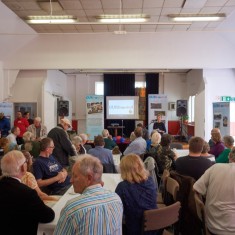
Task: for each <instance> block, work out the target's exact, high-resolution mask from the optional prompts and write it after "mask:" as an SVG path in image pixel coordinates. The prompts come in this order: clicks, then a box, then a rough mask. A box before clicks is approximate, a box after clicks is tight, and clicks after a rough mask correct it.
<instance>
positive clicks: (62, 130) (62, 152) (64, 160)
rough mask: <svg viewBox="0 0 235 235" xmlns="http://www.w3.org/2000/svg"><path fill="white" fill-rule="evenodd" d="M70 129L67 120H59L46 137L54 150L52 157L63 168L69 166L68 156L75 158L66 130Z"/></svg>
mask: <svg viewBox="0 0 235 235" xmlns="http://www.w3.org/2000/svg"><path fill="white" fill-rule="evenodd" d="M70 127H71V123H70V121H69V120H68V119H67V118H63V119H61V120H60V124H58V126H56V127H54V128H53V129H51V130H50V132H49V133H48V137H50V138H51V139H52V140H53V142H54V144H55V148H54V150H53V155H54V156H55V158H56V159H57V160H58V161H59V163H60V164H61V165H62V166H63V167H67V168H68V166H69V156H76V155H77V154H76V153H75V150H74V148H73V146H72V143H71V141H70V140H69V136H68V133H67V130H68V129H69V128H70Z"/></svg>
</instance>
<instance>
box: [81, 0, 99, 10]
mask: <svg viewBox="0 0 235 235" xmlns="http://www.w3.org/2000/svg"><path fill="white" fill-rule="evenodd" d="M80 1H81V3H82V7H83V9H100V8H102V4H101V1H100V0H80Z"/></svg>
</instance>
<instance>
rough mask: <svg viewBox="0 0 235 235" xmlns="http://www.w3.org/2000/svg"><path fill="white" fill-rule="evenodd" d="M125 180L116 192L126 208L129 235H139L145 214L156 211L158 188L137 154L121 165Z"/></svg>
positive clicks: (122, 161) (127, 157)
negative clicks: (148, 211) (147, 211)
mask: <svg viewBox="0 0 235 235" xmlns="http://www.w3.org/2000/svg"><path fill="white" fill-rule="evenodd" d="M120 169H121V177H122V179H123V181H122V182H120V183H119V184H118V186H117V188H116V190H115V192H116V193H117V194H118V195H119V196H120V198H121V200H122V203H123V207H124V220H125V226H126V233H124V234H127V235H132V234H135V235H139V234H141V229H142V219H143V212H144V211H145V210H150V209H156V208H157V205H156V196H157V195H156V190H157V189H156V186H155V184H154V182H153V179H152V177H150V176H149V172H148V171H147V170H146V169H145V167H144V164H143V161H142V160H141V159H140V157H139V156H137V155H136V154H128V155H126V156H124V157H123V158H122V160H121V164H120Z"/></svg>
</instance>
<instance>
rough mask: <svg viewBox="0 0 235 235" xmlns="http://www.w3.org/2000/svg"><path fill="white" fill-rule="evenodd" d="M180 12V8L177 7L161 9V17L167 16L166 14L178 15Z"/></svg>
mask: <svg viewBox="0 0 235 235" xmlns="http://www.w3.org/2000/svg"><path fill="white" fill-rule="evenodd" d="M180 11H181V8H179V7H166V8H163V9H162V13H161V15H163V16H164V15H168V14H179V13H180Z"/></svg>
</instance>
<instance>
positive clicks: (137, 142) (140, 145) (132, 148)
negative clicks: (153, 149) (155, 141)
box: [123, 127, 147, 156]
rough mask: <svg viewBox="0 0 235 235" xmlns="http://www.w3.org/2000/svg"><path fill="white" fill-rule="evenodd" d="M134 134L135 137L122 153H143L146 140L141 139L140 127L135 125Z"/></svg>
mask: <svg viewBox="0 0 235 235" xmlns="http://www.w3.org/2000/svg"><path fill="white" fill-rule="evenodd" d="M134 134H135V136H136V138H135V139H134V140H133V141H132V142H131V143H130V145H129V146H128V147H127V148H126V150H125V151H124V153H123V154H124V155H127V154H129V153H135V154H137V155H139V156H140V155H141V154H143V153H145V151H146V147H147V144H146V141H145V139H143V137H142V135H143V131H142V128H141V127H136V128H135V131H134Z"/></svg>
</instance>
